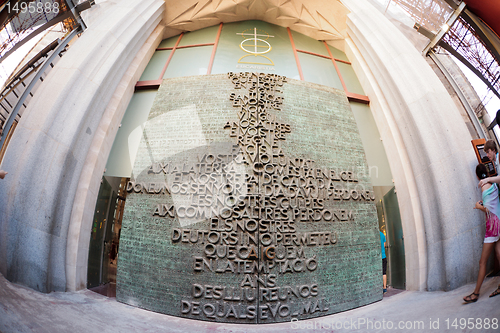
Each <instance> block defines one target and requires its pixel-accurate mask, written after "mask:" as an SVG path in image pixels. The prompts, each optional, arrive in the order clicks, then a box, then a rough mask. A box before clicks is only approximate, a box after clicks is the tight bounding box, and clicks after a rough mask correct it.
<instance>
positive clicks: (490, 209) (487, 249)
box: [464, 164, 500, 303]
mask: <svg viewBox="0 0 500 333" xmlns="http://www.w3.org/2000/svg"><path fill="white" fill-rule="evenodd" d="M487 172H488V171H487V169H486V166H485V165H484V164H478V166H477V167H476V175H477V178H478V179H479V180H482V179H484V178H486V174H487ZM481 191H482V199H483V200H482V201H478V202H476V205H475V206H474V209H479V210H481V211H482V212H484V213H485V215H486V230H485V235H484V243H483V250H482V252H481V259H480V260H479V272H478V275H477V282H476V288H475V289H474V291H473V292H472V294H470V295H467V296H465V297H464V302H465V303H473V302H476V301H477V300H478V299H479V291H480V289H481V285H482V284H483V281H484V277H485V276H486V264H487V262H488V258H489V257H490V254H491V252H492V251H493V250H496V253H497V259H499V260H500V242H499V241H498V240H499V239H500V220H499V218H498V217H499V216H500V202H499V199H498V188H497V186H496V185H495V184H490V183H484V185H483V186H481ZM498 290H499V288H497V290H496V291H494V292H493V293H492V294H491V295H490V297H493V296H495V295H497V294H498Z"/></svg>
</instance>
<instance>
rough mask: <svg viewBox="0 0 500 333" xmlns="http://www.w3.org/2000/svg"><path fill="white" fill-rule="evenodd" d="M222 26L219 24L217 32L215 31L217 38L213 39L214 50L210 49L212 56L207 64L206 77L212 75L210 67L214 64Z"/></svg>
mask: <svg viewBox="0 0 500 333" xmlns="http://www.w3.org/2000/svg"><path fill="white" fill-rule="evenodd" d="M222 25H223V23H222V22H221V23H220V24H219V31H217V37H215V43H214V48H213V49H212V55H211V56H210V62H209V63H208V69H207V75H210V74H211V73H212V65H213V64H214V58H215V52H217V45H219V39H220V33H221V31H222Z"/></svg>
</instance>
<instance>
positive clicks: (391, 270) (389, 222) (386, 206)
mask: <svg viewBox="0 0 500 333" xmlns="http://www.w3.org/2000/svg"><path fill="white" fill-rule="evenodd" d="M374 191H375V193H377V215H378V221H379V229H380V231H381V232H382V233H383V234H384V235H385V237H386V246H385V253H386V256H387V287H388V290H387V294H386V296H391V295H393V294H395V293H398V292H400V291H402V290H406V262H405V248H404V234H403V227H402V224H401V215H400V213H399V204H398V198H397V193H396V188H395V187H394V186H392V187H390V186H375V187H374Z"/></svg>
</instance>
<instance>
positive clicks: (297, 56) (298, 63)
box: [286, 28, 304, 81]
mask: <svg viewBox="0 0 500 333" xmlns="http://www.w3.org/2000/svg"><path fill="white" fill-rule="evenodd" d="M286 30H287V31H288V36H289V37H290V43H292V49H293V54H294V55H295V62H296V63H297V69H298V70H299V76H300V80H301V81H304V74H302V67H301V66H300V60H299V55H298V54H297V49H296V48H295V43H294V42H293V37H292V31H291V30H290V28H286Z"/></svg>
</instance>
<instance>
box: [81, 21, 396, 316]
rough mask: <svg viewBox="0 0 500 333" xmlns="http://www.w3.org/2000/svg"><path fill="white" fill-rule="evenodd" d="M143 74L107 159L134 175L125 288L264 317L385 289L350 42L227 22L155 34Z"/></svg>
mask: <svg viewBox="0 0 500 333" xmlns="http://www.w3.org/2000/svg"><path fill="white" fill-rule="evenodd" d="M219 33H220V38H219V39H217V35H218V34H219ZM292 40H293V43H294V45H295V47H296V50H299V51H300V52H298V53H296V54H295V55H297V57H298V59H299V62H300V64H301V65H299V64H298V63H297V61H296V57H295V55H294V48H293V47H292V43H291V41H292ZM216 41H217V42H218V45H217V47H215V45H216V43H215V42H216ZM214 49H215V50H216V52H215V51H214ZM211 54H213V55H215V57H213V58H212V59H211ZM212 60H213V62H212ZM299 68H301V70H302V74H299ZM207 74H208V75H207ZM301 75H302V76H303V77H302V79H303V81H299V79H301ZM151 80H153V81H154V80H156V82H159V83H161V85H160V87H159V89H157V88H155V89H146V90H143V91H137V92H136V93H135V94H134V96H133V98H132V100H131V102H130V105H129V107H128V110H127V112H126V114H125V117H124V118H123V120H122V126H121V128H120V130H119V132H118V134H117V137H116V139H115V143H114V145H113V149H112V152H111V154H110V158H109V160H108V163H107V166H106V172H105V176H106V177H107V179H110V178H109V177H111V178H113V177H120V178H118V179H122V181H123V179H124V178H122V177H126V178H129V177H130V181H129V182H128V185H127V189H126V191H127V199H126V204H125V211H124V213H123V221H122V230H121V239H120V246H119V249H120V250H119V252H118V272H117V299H118V300H119V301H122V302H125V303H128V304H131V305H135V306H139V307H142V308H145V309H149V310H153V311H157V312H161V313H167V314H171V315H176V316H181V317H187V318H193V319H200V320H210V321H224V322H237V323H269V322H280V321H288V320H291V319H292V318H298V319H305V318H312V317H317V316H322V315H326V314H331V313H336V312H339V311H344V310H347V309H351V308H355V307H358V306H362V305H365V304H369V303H371V302H374V301H377V300H379V299H381V291H380V290H381V289H380V285H381V266H380V245H379V240H378V231H377V226H378V221H377V215H376V209H375V205H374V200H375V197H374V191H373V187H372V185H390V184H392V181H391V176H390V170H389V168H388V163H387V159H386V156H385V152H384V151H383V147H382V145H381V143H380V140H379V135H378V131H377V129H376V126H375V124H374V122H373V117H372V116H371V113H370V111H369V108H368V106H366V105H364V104H361V103H353V102H349V101H348V99H347V95H346V92H352V93H355V94H361V95H362V94H363V90H362V89H361V87H360V85H359V82H358V81H357V79H356V77H355V75H354V72H353V70H352V68H351V66H350V64H349V62H348V59H347V57H346V56H345V54H344V53H342V52H341V51H339V50H336V49H334V48H332V47H330V46H327V45H326V44H325V43H321V42H319V41H316V40H313V39H311V38H308V37H305V36H303V35H301V34H298V33H295V32H291V31H287V30H286V29H284V28H281V27H278V26H274V25H271V24H268V23H264V22H259V21H247V22H237V23H232V24H224V25H223V26H222V25H221V26H214V27H210V28H207V29H203V30H200V31H195V32H191V33H186V34H183V35H181V36H178V37H173V38H170V39H168V40H164V41H163V42H162V43H160V45H159V46H158V48H157V51H156V52H155V54H154V55H153V57H152V59H151V61H150V62H149V65H148V66H147V67H146V69H145V71H144V73H143V75H142V77H141V78H140V82H146V83H147V82H150V81H151ZM365 152H366V154H365ZM367 160H368V164H367ZM373 166H375V171H376V172H375V173H372V172H371V171H372V168H373ZM379 167H380V168H379ZM386 183H387V184H386ZM93 232H96V231H95V230H94V231H93ZM97 232H99V231H98V230H97ZM89 262H90V260H89ZM89 271H90V268H89Z"/></svg>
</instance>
